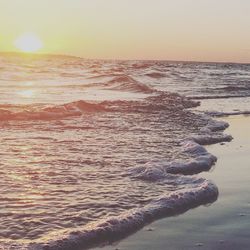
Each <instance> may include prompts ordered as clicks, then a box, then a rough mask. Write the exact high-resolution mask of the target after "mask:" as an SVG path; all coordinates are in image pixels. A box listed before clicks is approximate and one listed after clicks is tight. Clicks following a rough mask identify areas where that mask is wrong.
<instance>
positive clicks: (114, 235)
mask: <svg viewBox="0 0 250 250" xmlns="http://www.w3.org/2000/svg"><path fill="white" fill-rule="evenodd" d="M217 197H218V188H217V187H216V186H215V185H214V184H213V183H212V182H210V181H208V180H205V179H201V178H200V179H196V181H195V182H194V183H193V184H192V185H191V187H189V188H186V189H183V190H178V191H175V192H171V193H170V194H166V195H164V194H163V195H162V196H161V197H158V198H157V199H155V200H154V201H152V202H150V203H149V204H148V205H146V206H145V207H143V208H137V209H133V210H130V211H128V212H126V213H124V214H122V215H120V216H117V217H113V218H109V219H107V220H103V221H101V222H98V223H93V224H89V225H87V226H86V227H83V228H82V229H81V228H79V229H78V230H76V231H71V232H66V231H62V232H57V233H53V234H51V235H48V236H47V237H46V238H45V239H44V242H43V243H33V244H30V245H29V246H28V249H30V250H56V249H58V250H62V249H64V250H66V249H75V250H77V249H86V248H90V247H93V246H96V245H100V244H104V243H112V242H114V241H116V240H119V239H122V238H124V237H126V236H128V235H130V234H132V233H134V232H136V231H138V230H139V229H141V228H143V227H144V226H146V225H147V224H149V223H151V222H153V221H154V220H157V219H160V218H163V217H168V216H173V215H177V214H181V213H184V212H186V211H187V210H189V209H191V208H195V207H197V206H200V205H205V204H208V203H211V202H214V201H215V200H216V199H217ZM48 239H49V240H48Z"/></svg>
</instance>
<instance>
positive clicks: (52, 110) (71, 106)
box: [0, 100, 105, 121]
mask: <svg viewBox="0 0 250 250" xmlns="http://www.w3.org/2000/svg"><path fill="white" fill-rule="evenodd" d="M27 107H28V109H27ZM18 109H19V111H13V110H12V109H11V108H10V109H0V120H1V121H8V120H55V119H64V118H67V117H73V116H81V115H82V114H83V113H86V112H100V111H104V110H105V107H104V106H103V105H102V104H101V103H100V104H95V103H89V102H85V101H82V100H81V101H76V102H71V103H67V104H63V105H54V106H48V107H40V108H38V107H32V106H23V107H22V106H19V107H18Z"/></svg>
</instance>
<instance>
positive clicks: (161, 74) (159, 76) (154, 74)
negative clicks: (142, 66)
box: [146, 72, 166, 79]
mask: <svg viewBox="0 0 250 250" xmlns="http://www.w3.org/2000/svg"><path fill="white" fill-rule="evenodd" d="M146 76H149V77H151V78H155V79H159V78H163V77H166V74H165V73H160V72H151V73H147V74H146Z"/></svg>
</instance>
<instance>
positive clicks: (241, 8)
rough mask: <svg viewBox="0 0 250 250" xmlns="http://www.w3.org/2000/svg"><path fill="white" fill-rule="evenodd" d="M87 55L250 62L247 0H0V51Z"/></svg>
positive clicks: (249, 22)
mask: <svg viewBox="0 0 250 250" xmlns="http://www.w3.org/2000/svg"><path fill="white" fill-rule="evenodd" d="M26 32H32V33H34V34H36V35H37V36H38V37H40V39H41V40H42V42H43V44H44V48H43V49H42V50H40V52H45V53H54V54H58V53H59V54H72V55H76V56H82V57H87V58H112V59H172V60H199V61H234V62H250V0H0V50H1V51H18V50H17V49H16V48H15V46H14V41H15V39H16V38H17V37H19V36H20V35H22V34H23V33H26Z"/></svg>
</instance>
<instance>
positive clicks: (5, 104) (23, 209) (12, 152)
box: [0, 55, 250, 249]
mask: <svg viewBox="0 0 250 250" xmlns="http://www.w3.org/2000/svg"><path fill="white" fill-rule="evenodd" d="M249 68H250V66H249V65H237V64H235V65H234V64H230V65H226V64H204V63H202V64H198V63H173V62H135V61H91V60H83V59H80V58H74V57H57V56H46V57H45V56H25V57H23V56H19V55H2V56H1V57H0V72H1V77H0V78H1V79H0V98H1V99H0V100H1V102H0V119H1V122H0V130H1V138H0V152H1V163H0V177H1V184H0V189H1V194H2V195H1V198H0V199H1V203H0V206H1V210H0V213H1V217H2V220H1V223H0V241H1V242H2V245H3V246H6V248H7V246H9V245H12V246H14V248H16V249H21V247H24V248H27V247H28V246H30V247H31V248H35V249H36V248H43V247H45V246H46V247H48V248H50V249H55V248H59V249H60V247H61V248H64V249H70V248H72V247H74V248H75V249H76V248H77V247H82V246H86V245H87V244H89V245H91V244H96V243H101V242H102V241H109V240H112V239H111V238H112V237H111V236H112V235H114V232H116V234H115V235H116V237H117V238H120V237H123V236H125V235H126V234H128V233H131V232H133V231H135V230H138V229H139V228H141V227H143V226H144V225H145V224H147V223H149V222H151V221H153V220H154V219H156V218H160V217H164V216H170V215H173V214H178V213H181V212H184V211H186V210H188V209H189V208H193V207H195V206H198V205H202V204H206V203H210V202H212V201H214V200H216V198H217V195H218V190H217V187H216V186H215V185H214V184H213V183H212V182H210V181H207V180H205V179H201V178H199V177H197V176H191V175H193V174H195V173H198V172H201V171H207V170H209V169H210V168H211V167H212V165H213V164H214V163H215V161H216V158H215V157H214V156H212V155H211V154H209V153H208V152H207V151H206V150H205V149H204V147H202V146H200V145H199V144H210V143H215V142H221V141H230V140H231V139H232V138H231V137H230V136H227V135H224V134H222V132H221V130H223V129H225V128H226V127H227V124H226V123H223V122H216V121H213V120H212V119H211V118H210V117H208V116H207V115H204V114H201V113H194V112H192V111H191V110H190V108H193V107H196V106H197V105H198V103H197V101H196V100H195V101H193V100H191V99H190V98H186V97H184V96H182V95H179V94H185V95H187V96H189V97H195V98H196V99H197V98H198V99H200V98H202V97H204V96H206V97H207V98H208V97H209V98H211V96H216V97H217V96H224V97H225V96H227V97H229V96H244V97H245V96H247V95H248V94H249V93H250V86H249V84H250V83H249V74H250V73H249ZM225 86H226V87H225ZM239 86H240V87H239ZM243 89H244V91H243ZM168 91H172V92H175V94H173V93H170V92H168ZM176 93H177V94H176ZM216 107H218V108H219V105H218V106H216ZM216 107H213V108H215V109H216ZM218 111H221V110H218ZM197 143H199V144H197ZM112 218H115V220H114V219H112ZM34 228H35V229H34ZM72 235H73V236H72ZM58 239H61V240H60V241H58Z"/></svg>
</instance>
